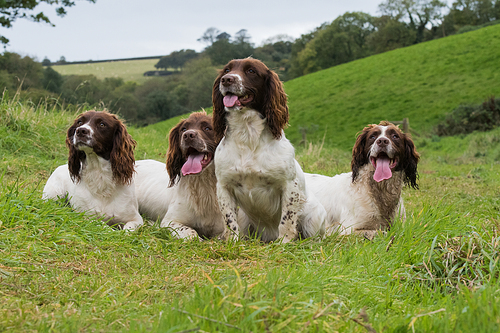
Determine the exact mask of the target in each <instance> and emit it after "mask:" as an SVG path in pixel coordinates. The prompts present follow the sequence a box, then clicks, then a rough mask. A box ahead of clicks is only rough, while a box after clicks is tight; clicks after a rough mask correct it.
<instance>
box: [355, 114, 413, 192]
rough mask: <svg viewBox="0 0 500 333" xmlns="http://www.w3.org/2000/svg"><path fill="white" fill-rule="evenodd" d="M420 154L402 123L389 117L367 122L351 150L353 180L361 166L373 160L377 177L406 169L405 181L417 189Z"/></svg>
mask: <svg viewBox="0 0 500 333" xmlns="http://www.w3.org/2000/svg"><path fill="white" fill-rule="evenodd" d="M419 158H420V155H419V154H418V153H417V151H416V149H415V145H414V143H413V141H412V139H411V137H410V135H409V134H405V133H403V132H402V131H401V130H400V129H399V127H397V126H395V125H394V124H392V123H390V122H387V121H382V122H380V124H378V125H375V124H372V125H368V126H367V127H365V128H364V129H363V131H362V132H361V134H360V135H359V136H358V138H357V140H356V144H355V145H354V148H353V150H352V162H351V170H352V181H353V182H354V181H356V177H357V176H358V174H359V170H360V169H361V167H363V166H364V165H366V164H368V163H370V164H371V165H372V166H373V168H374V169H375V172H374V175H373V178H374V180H375V181H377V182H380V181H383V180H386V179H389V178H391V177H392V171H403V172H404V182H405V184H408V185H410V186H411V187H413V188H415V189H417V188H418V184H417V178H418V173H417V164H418V160H419Z"/></svg>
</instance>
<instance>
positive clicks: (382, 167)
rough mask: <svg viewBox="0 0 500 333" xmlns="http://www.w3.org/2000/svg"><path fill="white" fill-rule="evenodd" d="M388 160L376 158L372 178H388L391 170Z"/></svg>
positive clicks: (378, 180)
mask: <svg viewBox="0 0 500 333" xmlns="http://www.w3.org/2000/svg"><path fill="white" fill-rule="evenodd" d="M389 164H390V160H389V159H388V158H384V157H381V158H377V168H376V169H375V173H374V174H373V179H374V180H375V181H376V182H381V181H382V180H384V179H389V178H391V177H392V171H391V168H390V167H389Z"/></svg>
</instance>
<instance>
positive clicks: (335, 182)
mask: <svg viewBox="0 0 500 333" xmlns="http://www.w3.org/2000/svg"><path fill="white" fill-rule="evenodd" d="M378 126H384V127H386V128H385V131H382V130H381V129H380V128H379V127H378ZM389 128H390V129H392V130H393V131H396V130H397V132H391V131H387V129H389ZM374 133H375V134H376V135H374V136H375V137H376V138H378V137H380V135H381V134H385V133H397V134H398V136H399V137H400V139H398V140H392V139H391V143H390V144H389V146H388V147H387V148H386V149H388V151H389V155H392V154H394V155H393V158H396V159H397V160H398V165H397V166H396V167H395V169H394V170H393V171H392V177H391V178H389V179H386V180H383V181H381V182H376V181H375V180H374V179H373V175H374V173H375V168H374V167H373V165H372V164H371V163H370V160H369V157H370V154H371V152H373V151H376V149H374V148H373V144H374V142H375V141H374V140H373V139H371V140H370V139H369V138H370V137H371V135H372V134H374ZM388 137H390V136H388ZM418 160H419V154H418V153H417V152H416V150H415V146H414V144H413V141H412V140H411V138H410V137H409V136H408V135H406V134H404V133H402V132H401V131H400V130H399V129H398V128H397V127H396V126H394V125H393V124H391V123H389V122H381V123H380V124H379V125H369V126H367V127H365V129H364V130H363V132H362V133H361V134H360V135H359V136H358V138H357V140H356V144H355V146H354V148H353V156H352V163H351V169H352V172H349V173H343V174H340V175H336V176H334V177H327V176H323V175H314V174H306V183H307V184H308V186H309V188H310V189H311V190H312V191H313V192H314V193H315V194H316V196H317V197H318V199H319V200H320V201H321V204H322V205H323V206H324V207H325V209H326V211H327V214H328V219H327V233H328V234H331V233H332V232H337V231H338V232H340V233H342V234H350V233H352V232H356V233H362V234H364V235H365V236H367V237H368V238H372V237H373V236H374V235H375V234H376V231H377V230H379V229H382V230H387V229H389V228H390V226H391V225H392V223H393V222H394V221H395V220H397V219H398V218H402V219H403V220H404V219H405V218H406V213H405V208H404V204H403V199H402V197H401V191H402V189H403V186H404V185H405V184H408V185H410V186H411V187H413V188H418V185H417V183H416V180H417V178H418V173H417V163H418Z"/></svg>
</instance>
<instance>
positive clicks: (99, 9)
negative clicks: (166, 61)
mask: <svg viewBox="0 0 500 333" xmlns="http://www.w3.org/2000/svg"><path fill="white" fill-rule="evenodd" d="M381 1H382V0H380V1H377V0H347V1H346V0H305V1H304V0H278V1H274V0H252V1H235V0H233V1H219V0H211V1H207V0H177V1H171V0H140V1H139V0H135V1H130V0H97V1H96V3H95V4H92V3H89V2H87V1H83V0H76V1H75V2H76V5H75V6H74V7H71V8H68V9H67V12H68V14H67V15H66V16H65V17H63V18H60V17H58V16H57V15H56V14H55V7H53V6H48V5H43V6H42V5H40V6H38V7H37V8H36V9H35V11H34V13H38V12H39V11H43V12H44V14H45V15H47V16H48V17H49V18H50V20H51V21H52V23H54V24H55V25H56V26H55V27H51V26H50V25H48V24H46V23H34V22H30V21H28V20H25V19H18V20H17V21H15V22H14V24H13V27H12V28H10V29H5V28H0V35H4V36H6V37H7V38H9V39H10V43H9V44H8V46H7V47H6V50H7V51H10V52H16V53H19V54H21V55H28V56H31V57H36V58H37V59H38V60H39V61H42V60H43V58H45V57H48V58H49V59H50V60H51V61H57V60H59V59H60V57H61V56H64V57H65V58H66V61H83V60H105V59H117V58H133V57H147V56H160V55H167V54H169V53H170V52H172V51H176V50H181V49H195V50H197V51H201V50H202V49H203V48H204V47H205V46H206V45H204V44H202V43H200V42H198V41H197V39H198V38H200V37H201V36H202V35H203V33H204V32H205V31H206V30H207V28H209V27H215V28H217V29H219V30H220V31H225V32H227V33H229V34H230V35H234V34H235V33H236V32H238V31H239V30H240V29H246V30H247V32H248V34H249V35H250V36H251V38H252V39H251V42H253V43H254V44H255V46H259V45H261V43H262V41H264V40H266V39H268V38H270V37H273V36H276V35H278V34H288V35H290V36H292V37H295V38H296V37H300V35H301V34H305V33H308V32H310V31H312V30H313V29H314V28H316V27H318V26H319V25H320V24H322V23H324V22H331V21H333V20H334V19H335V18H337V17H338V16H339V15H342V14H344V13H345V12H348V11H351V12H352V11H363V12H365V13H369V14H371V15H379V13H378V4H379V3H380V2H381Z"/></svg>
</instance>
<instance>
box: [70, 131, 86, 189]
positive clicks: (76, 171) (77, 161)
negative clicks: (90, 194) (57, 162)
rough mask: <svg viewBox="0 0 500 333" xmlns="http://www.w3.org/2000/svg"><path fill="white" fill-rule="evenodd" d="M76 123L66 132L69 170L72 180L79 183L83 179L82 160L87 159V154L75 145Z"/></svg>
mask: <svg viewBox="0 0 500 333" xmlns="http://www.w3.org/2000/svg"><path fill="white" fill-rule="evenodd" d="M76 128H77V126H76V123H75V124H73V125H72V126H71V127H70V128H69V129H68V132H67V134H66V147H68V149H69V155H68V170H69V175H70V177H71V180H72V181H73V182H74V183H78V182H79V181H80V180H81V178H82V177H81V175H80V171H81V168H82V162H83V161H84V160H85V158H86V155H85V153H84V152H83V151H81V150H78V149H76V147H75V146H74V145H73V141H72V140H73V136H74V135H75V131H76Z"/></svg>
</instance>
